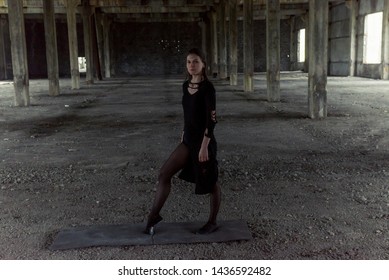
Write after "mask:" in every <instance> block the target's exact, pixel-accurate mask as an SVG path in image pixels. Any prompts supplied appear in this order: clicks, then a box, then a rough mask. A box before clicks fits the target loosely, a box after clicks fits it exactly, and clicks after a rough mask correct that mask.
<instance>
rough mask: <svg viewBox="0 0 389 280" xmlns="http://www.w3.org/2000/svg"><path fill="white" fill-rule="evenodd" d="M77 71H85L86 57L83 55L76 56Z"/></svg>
mask: <svg viewBox="0 0 389 280" xmlns="http://www.w3.org/2000/svg"><path fill="white" fill-rule="evenodd" d="M78 71H79V72H80V73H85V72H86V58H85V57H79V58H78Z"/></svg>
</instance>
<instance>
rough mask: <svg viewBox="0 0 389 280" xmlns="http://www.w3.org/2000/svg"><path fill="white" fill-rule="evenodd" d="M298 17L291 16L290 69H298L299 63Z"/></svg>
mask: <svg viewBox="0 0 389 280" xmlns="http://www.w3.org/2000/svg"><path fill="white" fill-rule="evenodd" d="M295 24H296V17H295V16H292V17H291V18H290V54H289V55H290V70H292V71H295V70H297V69H298V68H297V65H298V57H297V56H298V48H297V46H298V45H297V42H298V40H297V32H296V26H295Z"/></svg>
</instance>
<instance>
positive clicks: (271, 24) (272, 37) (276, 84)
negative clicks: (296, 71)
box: [266, 0, 281, 102]
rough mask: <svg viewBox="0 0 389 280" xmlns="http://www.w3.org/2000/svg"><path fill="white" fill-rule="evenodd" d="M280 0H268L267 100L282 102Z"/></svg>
mask: <svg viewBox="0 0 389 280" xmlns="http://www.w3.org/2000/svg"><path fill="white" fill-rule="evenodd" d="M280 9H281V6H280V0H266V62H267V63H266V68H267V75H266V77H267V100H268V101H269V102H275V101H280V52H281V51H280V35H281V34H280V22H281V11H280Z"/></svg>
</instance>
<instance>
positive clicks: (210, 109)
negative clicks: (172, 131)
mask: <svg viewBox="0 0 389 280" xmlns="http://www.w3.org/2000/svg"><path fill="white" fill-rule="evenodd" d="M188 85H189V81H186V82H184V84H183V96H182V106H183V110H184V143H185V144H188V145H193V144H194V145H195V146H198V145H201V142H202V140H203V137H204V135H205V136H207V137H209V138H211V140H214V134H213V131H214V128H215V125H216V123H217V121H216V95H215V88H214V86H213V84H212V83H211V82H210V81H208V80H204V81H202V82H200V83H199V85H198V91H197V92H196V93H194V94H190V93H189V91H188Z"/></svg>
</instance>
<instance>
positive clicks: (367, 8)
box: [357, 0, 388, 79]
mask: <svg viewBox="0 0 389 280" xmlns="http://www.w3.org/2000/svg"><path fill="white" fill-rule="evenodd" d="M384 1H388V0H370V1H359V15H358V20H357V21H358V23H357V24H358V29H357V76H361V77H367V78H372V79H380V78H381V65H380V64H364V63H363V52H364V48H363V46H364V29H365V16H366V15H368V14H371V13H376V12H382V11H383V9H384Z"/></svg>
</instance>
